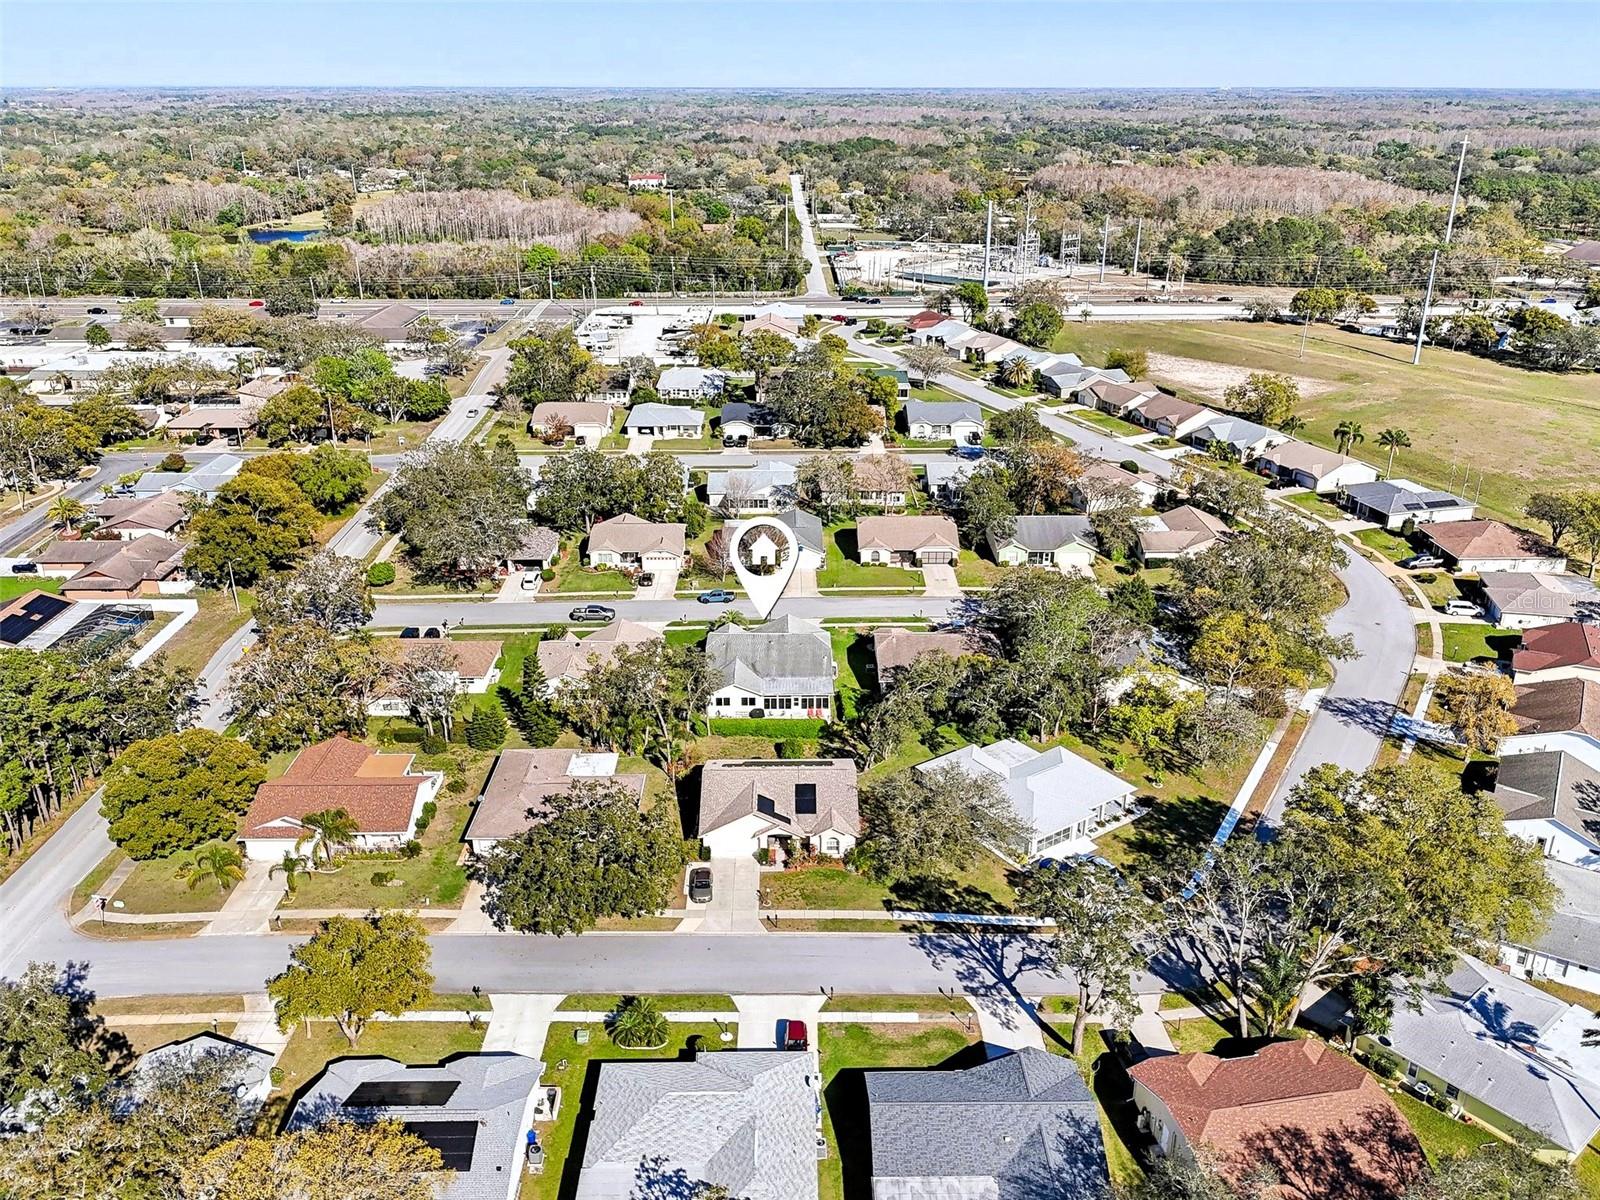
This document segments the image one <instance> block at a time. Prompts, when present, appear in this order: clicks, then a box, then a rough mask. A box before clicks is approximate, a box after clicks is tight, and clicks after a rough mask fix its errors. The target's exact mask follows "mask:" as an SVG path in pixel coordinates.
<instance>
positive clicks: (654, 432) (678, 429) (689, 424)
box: [622, 404, 706, 438]
mask: <svg viewBox="0 0 1600 1200" xmlns="http://www.w3.org/2000/svg"><path fill="white" fill-rule="evenodd" d="M705 425H706V415H705V413H703V412H701V411H700V410H699V409H697V408H685V407H683V406H682V405H679V404H635V405H634V406H633V407H632V408H630V409H629V410H628V418H627V420H625V421H624V422H623V423H622V432H623V433H625V434H627V435H628V436H629V437H638V436H644V437H664V438H697V437H699V436H700V434H701V432H702V431H704V429H705Z"/></svg>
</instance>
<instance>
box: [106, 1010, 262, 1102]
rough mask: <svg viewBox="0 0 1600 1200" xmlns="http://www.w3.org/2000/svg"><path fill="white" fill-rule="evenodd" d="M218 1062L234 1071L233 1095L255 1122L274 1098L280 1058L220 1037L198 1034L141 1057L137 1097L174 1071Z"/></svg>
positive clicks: (135, 1086) (136, 1079) (137, 1068)
mask: <svg viewBox="0 0 1600 1200" xmlns="http://www.w3.org/2000/svg"><path fill="white" fill-rule="evenodd" d="M212 1059H218V1060H222V1061H224V1062H226V1063H228V1064H229V1065H230V1066H231V1067H232V1068H233V1075H232V1081H233V1093H234V1095H235V1096H236V1097H238V1099H239V1103H240V1107H241V1109H242V1112H241V1115H242V1116H243V1117H244V1118H245V1120H246V1121H247V1122H248V1121H251V1120H253V1118H254V1116H255V1114H256V1113H258V1112H259V1111H260V1109H261V1106H262V1105H263V1104H265V1103H266V1102H267V1097H268V1096H270V1095H272V1067H273V1064H274V1063H275V1062H276V1060H277V1055H275V1054H273V1053H272V1051H270V1050H263V1049H261V1047H259V1046H252V1045H250V1044H249V1043H248V1042H236V1041H234V1040H233V1039H232V1038H231V1037H224V1036H223V1035H221V1034H219V1033H211V1032H209V1031H208V1032H204V1033H196V1034H193V1035H191V1036H189V1037H186V1038H182V1039H180V1040H178V1041H176V1042H168V1043H167V1044H166V1045H164V1046H157V1047H156V1048H155V1049H153V1050H146V1051H145V1052H144V1053H143V1054H141V1055H140V1056H139V1061H138V1062H137V1063H136V1064H135V1065H134V1068H133V1077H132V1080H131V1082H132V1084H133V1093H134V1096H138V1095H139V1094H140V1093H141V1092H142V1091H143V1090H144V1089H145V1088H146V1087H148V1086H149V1085H150V1084H152V1083H154V1082H155V1081H156V1080H158V1079H161V1078H164V1077H165V1074H166V1072H167V1071H168V1070H169V1069H170V1070H181V1071H190V1070H193V1069H194V1065H195V1064H196V1063H198V1062H202V1061H206V1060H212Z"/></svg>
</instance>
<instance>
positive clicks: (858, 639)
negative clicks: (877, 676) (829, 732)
mask: <svg viewBox="0 0 1600 1200" xmlns="http://www.w3.org/2000/svg"><path fill="white" fill-rule="evenodd" d="M828 636H829V637H830V638H831V639H832V641H833V661H834V663H835V664H837V666H838V668H839V673H838V676H837V679H836V681H835V684H834V690H835V691H836V692H838V694H839V713H838V715H839V716H840V717H841V718H843V719H845V720H849V719H850V718H851V717H854V716H855V715H856V706H857V704H858V702H859V699H860V696H861V693H862V692H864V691H866V690H867V689H868V688H869V687H871V686H873V684H872V682H871V681H872V680H873V678H874V676H873V673H872V633H871V631H870V630H861V629H849V628H842V629H831V630H829V631H828Z"/></svg>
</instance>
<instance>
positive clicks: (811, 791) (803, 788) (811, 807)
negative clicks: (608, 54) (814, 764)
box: [794, 783, 817, 813]
mask: <svg viewBox="0 0 1600 1200" xmlns="http://www.w3.org/2000/svg"><path fill="white" fill-rule="evenodd" d="M794 811H795V812H797V813H815V812H816V811H817V785H816V784H814V783H797V784H795V785H794Z"/></svg>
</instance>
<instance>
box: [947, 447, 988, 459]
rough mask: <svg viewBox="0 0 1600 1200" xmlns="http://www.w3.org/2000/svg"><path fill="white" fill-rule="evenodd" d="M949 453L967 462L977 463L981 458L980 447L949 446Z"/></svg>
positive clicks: (981, 450) (981, 451) (981, 449)
mask: <svg viewBox="0 0 1600 1200" xmlns="http://www.w3.org/2000/svg"><path fill="white" fill-rule="evenodd" d="M950 453H951V454H953V455H955V456H956V457H957V458H964V459H966V460H967V461H968V462H977V461H978V459H980V458H982V457H983V447H982V446H951V447H950Z"/></svg>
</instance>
